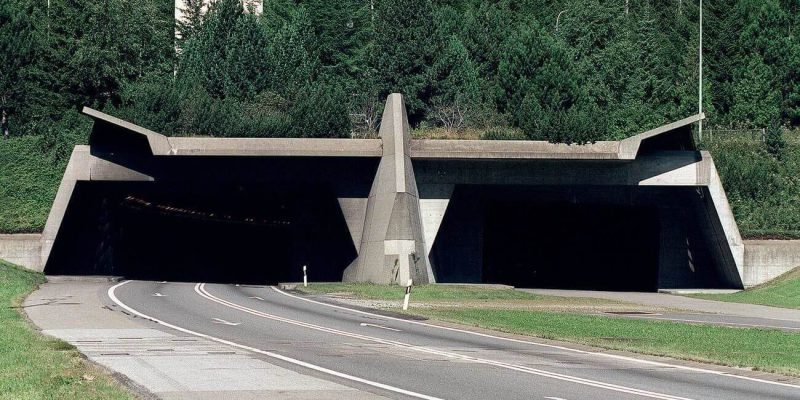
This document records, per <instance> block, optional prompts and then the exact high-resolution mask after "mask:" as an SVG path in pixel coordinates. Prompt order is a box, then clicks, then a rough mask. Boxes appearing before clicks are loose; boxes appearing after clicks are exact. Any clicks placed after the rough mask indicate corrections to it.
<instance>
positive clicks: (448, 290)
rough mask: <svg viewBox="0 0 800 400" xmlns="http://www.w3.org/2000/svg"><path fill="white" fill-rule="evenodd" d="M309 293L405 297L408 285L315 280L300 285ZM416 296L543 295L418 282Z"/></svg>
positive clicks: (491, 297) (493, 297)
mask: <svg viewBox="0 0 800 400" xmlns="http://www.w3.org/2000/svg"><path fill="white" fill-rule="evenodd" d="M300 289H302V290H303V291H305V292H308V293H352V294H353V295H356V296H358V297H359V298H363V299H372V300H397V299H402V298H403V294H404V293H405V292H404V290H405V288H404V287H402V286H398V285H375V284H371V283H313V284H310V285H309V286H308V287H307V288H300ZM413 292H414V299H415V300H423V301H429V300H534V299H538V298H540V296H537V295H535V294H532V293H525V292H520V291H518V290H513V289H489V288H486V287H481V286H471V285H420V286H414V288H413Z"/></svg>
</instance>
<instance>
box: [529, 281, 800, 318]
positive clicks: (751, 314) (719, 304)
mask: <svg viewBox="0 0 800 400" xmlns="http://www.w3.org/2000/svg"><path fill="white" fill-rule="evenodd" d="M517 290H521V291H525V292H530V293H535V294H541V295H547V296H561V297H589V298H595V299H606V300H616V301H626V302H629V303H636V304H643V305H648V306H655V307H664V308H670V309H674V310H685V311H692V312H701V313H713V314H722V315H729V316H737V317H747V318H756V319H762V320H763V319H768V320H779V321H790V322H800V310H793V309H788V308H779V307H768V306H761V305H755V304H744V303H730V302H724V301H713V300H703V299H696V298H692V297H685V296H676V295H671V294H666V293H642V292H600V291H589V290H561V289H517Z"/></svg>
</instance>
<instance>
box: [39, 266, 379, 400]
mask: <svg viewBox="0 0 800 400" xmlns="http://www.w3.org/2000/svg"><path fill="white" fill-rule="evenodd" d="M109 286H110V284H109V283H107V282H101V281H65V282H55V283H47V284H44V285H42V287H41V288H40V289H39V290H37V291H36V292H34V293H32V294H31V295H30V296H29V297H28V298H27V299H26V301H25V304H24V307H25V310H26V312H27V314H28V317H29V318H30V319H31V320H32V321H33V323H34V324H36V325H37V326H38V327H39V328H40V329H42V332H43V333H44V334H47V335H51V336H55V337H58V338H60V339H62V340H65V341H67V342H69V343H71V344H73V345H75V346H76V347H77V348H78V350H80V351H81V352H82V353H84V354H86V356H88V357H89V359H91V360H92V361H95V362H97V363H99V364H101V365H103V366H105V367H107V368H109V369H111V370H113V371H115V372H119V373H121V374H123V375H126V376H127V377H128V378H130V379H131V381H133V382H134V383H136V384H138V385H140V386H141V387H144V388H145V389H146V390H148V391H149V392H150V394H152V395H154V396H156V397H159V398H162V399H169V400H172V399H197V400H206V399H209V400H210V399H223V398H224V399H292V400H295V399H298V400H299V399H308V400H310V399H331V398H347V399H350V400H361V399H364V400H366V399H379V398H381V397H380V396H377V395H374V394H371V393H367V392H362V391H359V390H356V389H353V388H350V387H347V386H344V385H340V384H338V383H334V382H330V381H327V380H323V379H318V378H316V377H312V376H308V375H304V374H301V373H298V372H295V371H292V370H289V369H286V368H282V367H280V366H277V365H274V364H271V363H268V362H266V361H264V360H263V359H259V358H258V357H256V356H255V355H253V354H251V353H249V352H246V351H243V350H240V349H238V348H234V347H230V346H225V345H222V344H220V343H217V342H214V341H211V340H206V339H203V338H199V337H195V336H190V335H186V334H183V333H180V332H175V331H172V330H165V329H161V327H158V326H157V325H155V324H154V323H153V322H150V321H146V320H142V319H139V320H138V321H137V320H136V318H132V317H130V316H128V315H125V314H123V313H122V312H119V311H116V310H114V309H113V308H112V307H109V306H108V305H107V304H106V301H107V300H105V298H106V297H105V292H106V290H107V289H108V287H109ZM156 328H158V329H156Z"/></svg>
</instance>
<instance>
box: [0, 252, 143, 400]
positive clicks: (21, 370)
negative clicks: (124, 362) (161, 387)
mask: <svg viewBox="0 0 800 400" xmlns="http://www.w3.org/2000/svg"><path fill="white" fill-rule="evenodd" d="M43 281H44V278H43V276H42V274H39V273H34V272H30V271H26V270H23V269H21V268H18V267H15V266H13V265H11V264H9V263H6V262H3V261H0V304H2V307H0V399H9V400H11V399H14V400H26V399H133V398H134V396H133V395H131V394H130V393H129V392H128V391H127V390H126V389H125V388H123V387H122V386H120V385H119V384H118V383H116V382H115V381H114V380H113V379H111V378H110V377H109V376H108V375H106V374H105V373H104V372H103V371H101V370H100V369H99V368H97V367H95V366H93V365H90V364H89V363H87V362H86V361H84V360H83V358H81V355H80V353H78V351H77V350H75V348H74V347H72V346H71V345H69V344H67V343H65V342H62V341H60V340H56V339H52V338H48V337H46V336H43V335H41V334H39V333H38V332H36V331H34V330H33V328H32V327H31V326H30V324H29V323H28V322H27V321H26V320H25V319H24V318H23V317H22V315H20V311H21V309H20V303H21V301H22V298H23V297H24V296H25V295H26V294H27V293H30V292H31V291H32V290H33V289H34V288H35V287H36V286H37V285H38V284H40V283H41V282H43Z"/></svg>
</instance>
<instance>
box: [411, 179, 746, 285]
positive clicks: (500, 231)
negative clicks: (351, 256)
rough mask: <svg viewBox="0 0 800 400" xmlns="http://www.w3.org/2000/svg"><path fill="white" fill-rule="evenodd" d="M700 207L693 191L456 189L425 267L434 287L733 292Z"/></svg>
mask: <svg viewBox="0 0 800 400" xmlns="http://www.w3.org/2000/svg"><path fill="white" fill-rule="evenodd" d="M423 189H424V186H423ZM706 201H708V199H707V196H705V195H704V194H703V193H702V191H698V190H695V189H693V188H670V187H648V188H643V187H634V186H579V185H574V186H569V185H559V186H533V185H531V186H511V185H509V186H499V185H495V186H490V185H458V186H456V187H455V190H454V191H453V194H452V197H451V199H450V202H449V204H448V206H447V211H446V212H445V215H444V218H443V220H442V223H441V226H440V228H439V231H438V233H437V235H436V240H435V242H434V243H433V247H432V249H431V252H430V260H431V264H432V267H433V271H434V273H435V274H436V281H437V282H441V283H501V284H508V285H513V286H517V287H537V288H562V289H585V290H615V291H655V290H657V289H662V288H686V287H694V288H729V287H736V282H733V281H731V280H728V279H727V278H726V275H725V271H724V270H723V269H722V268H723V267H722V266H721V265H723V264H721V262H720V261H719V260H720V259H721V258H720V257H721V256H720V255H719V254H717V253H715V251H716V250H715V249H716V247H715V246H713V245H712V244H711V243H712V242H711V238H712V235H714V234H715V233H714V232H713V228H712V227H713V223H714V222H713V221H711V220H709V216H708V214H707V212H706V211H705V210H707V207H706V206H705V205H704V202H706Z"/></svg>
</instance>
